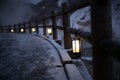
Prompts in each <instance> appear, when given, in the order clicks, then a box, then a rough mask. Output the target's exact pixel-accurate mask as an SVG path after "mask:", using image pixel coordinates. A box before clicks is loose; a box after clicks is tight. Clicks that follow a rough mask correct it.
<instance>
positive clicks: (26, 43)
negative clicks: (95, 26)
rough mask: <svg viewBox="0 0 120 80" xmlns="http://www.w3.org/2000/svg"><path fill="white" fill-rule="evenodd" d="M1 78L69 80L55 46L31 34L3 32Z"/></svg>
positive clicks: (0, 54) (0, 51)
mask: <svg viewBox="0 0 120 80" xmlns="http://www.w3.org/2000/svg"><path fill="white" fill-rule="evenodd" d="M0 79H1V80H67V78H66V75H65V72H64V69H63V66H62V63H61V61H60V59H59V55H58V53H57V51H56V49H55V48H54V47H53V46H52V45H50V44H49V42H47V41H46V40H44V39H42V38H39V37H36V36H31V35H30V34H24V35H23V34H0Z"/></svg>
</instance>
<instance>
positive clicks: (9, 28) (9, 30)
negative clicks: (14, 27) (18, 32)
mask: <svg viewBox="0 0 120 80" xmlns="http://www.w3.org/2000/svg"><path fill="white" fill-rule="evenodd" d="M7 32H8V33H9V32H11V25H8V29H7Z"/></svg>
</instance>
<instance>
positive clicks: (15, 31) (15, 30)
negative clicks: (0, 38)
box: [13, 24, 17, 33]
mask: <svg viewBox="0 0 120 80" xmlns="http://www.w3.org/2000/svg"><path fill="white" fill-rule="evenodd" d="M13 26H14V33H17V29H16V25H15V24H14V25H13Z"/></svg>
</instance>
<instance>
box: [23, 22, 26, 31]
mask: <svg viewBox="0 0 120 80" xmlns="http://www.w3.org/2000/svg"><path fill="white" fill-rule="evenodd" d="M25 26H26V24H25V22H24V23H23V29H24V33H25V32H26V27H25Z"/></svg>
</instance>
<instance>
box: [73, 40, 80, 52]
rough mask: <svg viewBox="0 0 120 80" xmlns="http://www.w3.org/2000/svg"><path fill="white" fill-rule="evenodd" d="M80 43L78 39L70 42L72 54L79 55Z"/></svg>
mask: <svg viewBox="0 0 120 80" xmlns="http://www.w3.org/2000/svg"><path fill="white" fill-rule="evenodd" d="M80 47H81V41H80V40H78V39H74V40H73V41H72V50H73V53H80Z"/></svg>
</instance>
